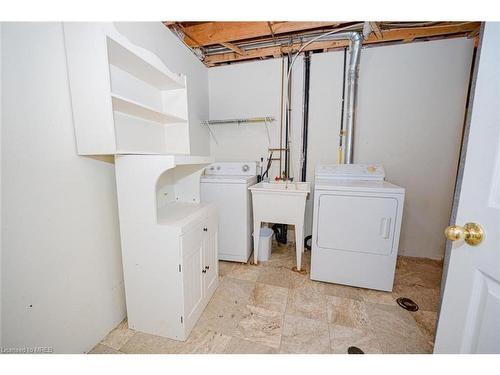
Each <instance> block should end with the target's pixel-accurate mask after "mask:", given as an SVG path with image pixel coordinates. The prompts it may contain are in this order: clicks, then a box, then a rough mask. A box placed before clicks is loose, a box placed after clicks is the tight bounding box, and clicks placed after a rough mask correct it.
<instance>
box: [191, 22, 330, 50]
mask: <svg viewBox="0 0 500 375" xmlns="http://www.w3.org/2000/svg"><path fill="white" fill-rule="evenodd" d="M338 24H339V23H338V22H286V21H280V22H272V23H271V25H272V33H274V34H275V35H277V34H283V33H289V32H295V31H303V30H309V29H316V28H323V27H333V26H337V25H338ZM183 30H184V32H185V33H186V35H189V38H190V39H189V38H186V40H185V42H186V43H187V44H188V45H190V46H193V47H197V46H196V45H195V44H194V43H193V41H192V40H193V39H194V40H196V41H197V43H200V45H201V46H208V45H213V44H221V43H225V42H235V41H238V40H243V39H251V38H258V37H262V36H270V35H272V33H271V29H270V25H269V23H268V22H203V23H200V24H197V25H192V26H186V27H184V28H183Z"/></svg>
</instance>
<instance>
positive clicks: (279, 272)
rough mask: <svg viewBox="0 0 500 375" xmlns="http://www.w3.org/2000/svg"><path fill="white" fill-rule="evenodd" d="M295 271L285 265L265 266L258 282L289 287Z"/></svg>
mask: <svg viewBox="0 0 500 375" xmlns="http://www.w3.org/2000/svg"><path fill="white" fill-rule="evenodd" d="M292 274H293V272H292V271H291V270H289V269H288V268H284V267H263V268H262V269H261V271H260V274H259V277H258V278H257V282H259V283H263V284H268V285H276V286H280V287H282V288H289V287H290V284H291V279H292Z"/></svg>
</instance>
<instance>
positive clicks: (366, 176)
mask: <svg viewBox="0 0 500 375" xmlns="http://www.w3.org/2000/svg"><path fill="white" fill-rule="evenodd" d="M316 178H323V179H345V180H372V181H373V180H374V181H383V180H384V179H385V171H384V167H383V166H382V165H381V164H318V166H317V167H316Z"/></svg>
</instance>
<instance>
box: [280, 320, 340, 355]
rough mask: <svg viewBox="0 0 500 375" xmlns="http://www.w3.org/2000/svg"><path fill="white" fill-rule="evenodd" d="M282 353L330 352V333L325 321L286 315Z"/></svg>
mask: <svg viewBox="0 0 500 375" xmlns="http://www.w3.org/2000/svg"><path fill="white" fill-rule="evenodd" d="M280 353H290V354H291V353H297V354H326V353H330V333H329V331H328V324H327V323H326V322H325V321H321V320H313V319H307V318H301V317H297V316H292V315H285V322H284V326H283V334H282V336H281V346H280Z"/></svg>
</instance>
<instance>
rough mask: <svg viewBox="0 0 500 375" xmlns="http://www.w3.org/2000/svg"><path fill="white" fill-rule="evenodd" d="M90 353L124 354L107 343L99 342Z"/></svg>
mask: <svg viewBox="0 0 500 375" xmlns="http://www.w3.org/2000/svg"><path fill="white" fill-rule="evenodd" d="M88 354H123V353H122V352H119V351H118V350H115V349H113V348H110V347H109V346H107V345H103V344H97V345H96V346H94V348H92V350H91V351H89V353H88Z"/></svg>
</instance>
